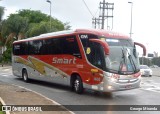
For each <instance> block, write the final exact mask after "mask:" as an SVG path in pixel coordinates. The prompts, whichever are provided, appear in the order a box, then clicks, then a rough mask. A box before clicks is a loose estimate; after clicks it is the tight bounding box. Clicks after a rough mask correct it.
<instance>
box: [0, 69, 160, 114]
mask: <svg viewBox="0 0 160 114" xmlns="http://www.w3.org/2000/svg"><path fill="white" fill-rule="evenodd" d="M1 82H6V83H11V84H15V85H19V86H23V87H25V88H28V89H31V90H33V91H36V92H38V93H41V94H42V95H44V96H46V97H48V98H50V99H53V100H54V101H56V102H58V103H60V104H62V105H76V106H77V105H85V106H87V105H160V100H159V99H160V77H159V76H158V75H153V76H152V77H142V83H141V88H139V89H134V90H127V91H119V92H113V93H112V95H111V96H107V95H104V94H101V93H98V94H95V93H94V92H93V91H88V90H87V91H85V92H84V94H82V95H79V94H76V93H74V92H72V91H70V89H69V87H65V86H62V85H57V84H51V83H45V82H41V81H34V80H32V81H31V82H30V83H25V82H23V81H22V80H21V79H19V78H17V77H15V76H13V75H12V71H11V69H2V70H1V71H0V83H1ZM83 108H84V107H82V110H83ZM93 108H94V109H96V108H97V107H96V106H94V107H92V109H91V110H94V109H93ZM112 108H114V107H112ZM73 112H75V113H78V114H135V113H136V114H159V113H160V112H158V111H73Z"/></svg>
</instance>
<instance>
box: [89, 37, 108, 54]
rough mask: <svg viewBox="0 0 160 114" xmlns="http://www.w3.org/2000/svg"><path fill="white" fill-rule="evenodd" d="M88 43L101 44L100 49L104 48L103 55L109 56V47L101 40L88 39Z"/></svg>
mask: <svg viewBox="0 0 160 114" xmlns="http://www.w3.org/2000/svg"><path fill="white" fill-rule="evenodd" d="M89 41H91V42H97V43H99V44H101V45H102V47H103V48H104V52H105V55H109V46H108V44H107V42H105V41H103V40H99V39H89Z"/></svg>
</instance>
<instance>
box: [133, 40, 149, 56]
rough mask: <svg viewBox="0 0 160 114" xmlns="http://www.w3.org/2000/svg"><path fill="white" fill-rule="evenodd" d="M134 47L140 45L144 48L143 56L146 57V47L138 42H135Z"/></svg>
mask: <svg viewBox="0 0 160 114" xmlns="http://www.w3.org/2000/svg"><path fill="white" fill-rule="evenodd" d="M134 45H138V46H140V47H141V48H143V56H146V47H145V46H144V45H143V44H141V43H138V42H134Z"/></svg>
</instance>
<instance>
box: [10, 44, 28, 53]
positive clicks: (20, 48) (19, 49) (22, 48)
mask: <svg viewBox="0 0 160 114" xmlns="http://www.w3.org/2000/svg"><path fill="white" fill-rule="evenodd" d="M27 47H28V42H21V43H18V44H14V45H13V54H14V55H27V54H28V48H27Z"/></svg>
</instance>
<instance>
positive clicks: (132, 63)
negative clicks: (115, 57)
mask: <svg viewBox="0 0 160 114" xmlns="http://www.w3.org/2000/svg"><path fill="white" fill-rule="evenodd" d="M127 53H128V58H129V61H130V63H131V66H132V68H133V71H134V72H137V67H136V65H135V63H134V60H133V58H132V56H131V54H130V53H129V52H128V50H127Z"/></svg>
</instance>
